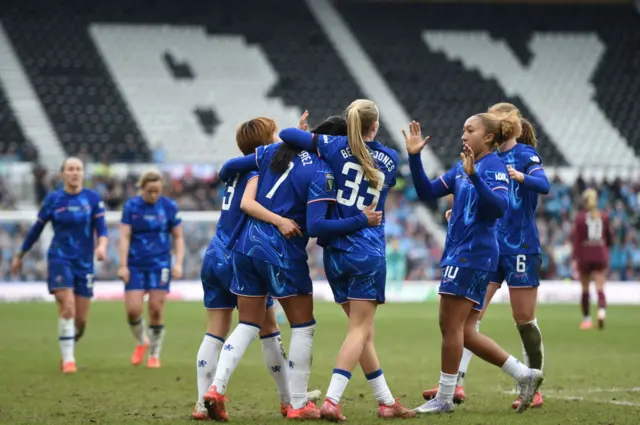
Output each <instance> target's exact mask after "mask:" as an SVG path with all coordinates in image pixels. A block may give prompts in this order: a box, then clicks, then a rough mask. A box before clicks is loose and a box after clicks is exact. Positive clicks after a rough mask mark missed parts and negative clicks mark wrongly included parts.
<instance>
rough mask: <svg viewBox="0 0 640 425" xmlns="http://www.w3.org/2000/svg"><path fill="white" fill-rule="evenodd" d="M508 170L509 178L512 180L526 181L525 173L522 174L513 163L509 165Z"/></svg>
mask: <svg viewBox="0 0 640 425" xmlns="http://www.w3.org/2000/svg"><path fill="white" fill-rule="evenodd" d="M507 171H508V172H509V178H510V179H511V180H515V181H517V182H518V183H520V184H522V183H524V174H522V173H521V172H520V171H517V170H516V169H515V168H513V167H512V166H511V165H507Z"/></svg>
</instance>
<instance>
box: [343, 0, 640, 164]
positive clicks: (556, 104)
mask: <svg viewBox="0 0 640 425" xmlns="http://www.w3.org/2000/svg"><path fill="white" fill-rule="evenodd" d="M337 8H338V9H339V11H340V13H341V14H342V15H343V16H344V18H345V19H346V20H347V22H348V24H349V25H350V27H351V29H352V30H353V31H354V32H355V33H356V34H357V36H358V39H359V40H360V42H361V43H362V45H363V46H364V48H365V50H366V51H367V53H368V54H369V55H370V56H371V57H372V58H373V60H374V62H375V63H376V64H377V65H378V67H380V69H381V71H382V72H383V73H384V75H385V77H386V79H387V81H388V82H389V84H391V85H392V87H393V90H394V91H395V93H396V95H397V96H398V97H399V98H400V99H401V102H402V103H403V104H405V105H406V107H407V109H408V110H409V111H411V113H412V115H413V116H415V117H416V118H418V119H421V120H425V122H427V123H428V125H427V128H428V129H429V130H430V133H431V135H432V142H431V144H432V145H433V147H434V149H435V151H436V153H437V154H438V155H439V156H440V157H441V160H442V161H443V163H445V164H450V163H451V162H452V161H454V160H456V159H457V155H458V151H459V148H458V146H457V144H456V143H452V140H456V141H457V140H459V135H460V128H461V127H462V123H463V122H464V120H465V119H466V118H467V117H468V116H469V115H471V114H472V113H475V112H477V111H481V110H484V109H486V107H487V106H488V105H490V104H492V103H495V102H497V101H501V100H503V99H508V100H510V101H512V102H515V103H516V104H518V105H519V106H521V110H522V112H523V114H524V115H525V116H527V117H530V118H532V119H533V121H534V122H535V123H536V127H537V129H538V131H539V133H540V139H541V145H540V153H541V155H542V157H543V158H544V160H545V161H546V164H547V165H556V166H560V165H564V164H566V163H569V164H571V165H576V166H583V165H604V164H609V165H613V166H626V167H632V166H637V157H634V155H633V153H634V151H635V154H636V156H637V154H639V153H640V149H639V146H640V136H638V133H637V131H635V123H637V122H638V120H640V107H639V106H638V104H637V103H638V102H637V101H636V99H637V98H638V96H639V94H640V80H639V79H638V78H637V74H638V71H637V69H638V61H639V60H640V58H639V57H638V55H637V52H638V51H639V49H640V17H639V16H638V14H637V13H635V11H634V9H633V6H632V5H620V4H616V5H604V6H602V5H553V6H548V7H539V6H535V5H516V4H509V5H506V4H491V5H481V4H464V5H462V4H426V3H419V4H416V3H413V2H412V3H404V2H401V3H385V2H380V3H373V4H368V5H367V13H366V16H367V17H366V19H363V13H362V7H361V4H359V3H357V2H338V3H337ZM462 12H464V13H462ZM390 16H393V17H394V18H393V19H389V17H390ZM523 16H526V17H527V19H522V17H523ZM611 22H615V23H616V24H615V25H611V24H610V23H611ZM427 30H428V31H427ZM399 39H402V42H399ZM479 49H483V50H482V51H481V52H482V54H481V55H478V53H480V50H479ZM474 51H475V52H476V54H475V55H473V52H474ZM496 66H499V67H501V69H502V70H503V71H504V72H501V73H500V74H498V73H497V72H496ZM568 116H571V117H573V118H569V117H568ZM586 123H588V125H586ZM542 124H544V125H542ZM626 145H630V146H631V147H632V148H633V150H631V149H629V148H628V147H627V146H626ZM616 148H618V149H616Z"/></svg>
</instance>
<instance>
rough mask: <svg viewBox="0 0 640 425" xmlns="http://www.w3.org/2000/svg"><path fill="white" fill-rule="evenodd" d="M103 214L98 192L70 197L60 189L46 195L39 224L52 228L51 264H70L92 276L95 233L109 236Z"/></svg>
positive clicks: (102, 205) (71, 195) (82, 192)
mask: <svg viewBox="0 0 640 425" xmlns="http://www.w3.org/2000/svg"><path fill="white" fill-rule="evenodd" d="M104 214H105V212H104V203H103V202H102V199H101V198H100V195H99V194H98V192H96V191H95V190H91V189H82V191H80V192H79V193H76V194H70V193H67V192H65V191H64V190H62V189H61V190H56V191H54V192H51V193H50V194H49V195H47V197H46V198H45V200H44V203H43V205H42V208H41V209H40V212H39V213H38V220H39V221H40V222H42V223H43V224H44V223H47V222H48V221H50V222H51V224H52V225H53V239H52V240H51V245H50V246H49V252H48V261H49V262H52V261H56V260H63V261H70V262H71V263H72V264H73V266H74V267H77V268H78V269H79V270H83V271H86V272H87V273H92V272H93V251H94V248H95V233H96V232H97V233H98V236H107V233H106V228H105V227H104ZM98 220H100V223H98Z"/></svg>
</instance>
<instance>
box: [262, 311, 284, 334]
mask: <svg viewBox="0 0 640 425" xmlns="http://www.w3.org/2000/svg"><path fill="white" fill-rule="evenodd" d="M279 331H280V328H279V327H278V322H277V321H276V317H275V314H272V313H271V312H270V311H268V310H267V314H266V315H265V318H264V322H262V327H261V328H260V336H261V337H262V336H265V335H272V334H274V333H276V332H279Z"/></svg>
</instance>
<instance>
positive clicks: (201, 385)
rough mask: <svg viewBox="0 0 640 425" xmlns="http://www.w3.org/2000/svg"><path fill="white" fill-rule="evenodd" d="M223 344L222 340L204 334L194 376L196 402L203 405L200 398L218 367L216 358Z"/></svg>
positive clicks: (202, 400)
mask: <svg viewBox="0 0 640 425" xmlns="http://www.w3.org/2000/svg"><path fill="white" fill-rule="evenodd" d="M222 344H224V339H222V338H220V337H217V336H215V335H212V334H209V333H208V334H205V335H204V339H203V340H202V343H201V344H200V349H199V350H198V357H196V376H197V378H198V402H200V403H204V399H203V398H202V397H203V396H204V394H205V393H206V392H207V390H208V389H209V386H210V385H211V382H212V381H213V375H215V373H216V367H217V366H218V356H219V355H220V349H221V348H222Z"/></svg>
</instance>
